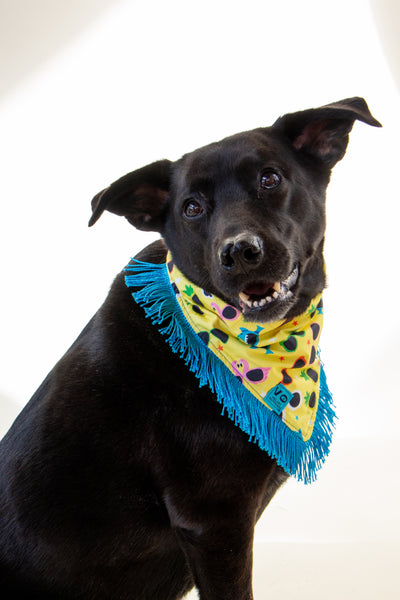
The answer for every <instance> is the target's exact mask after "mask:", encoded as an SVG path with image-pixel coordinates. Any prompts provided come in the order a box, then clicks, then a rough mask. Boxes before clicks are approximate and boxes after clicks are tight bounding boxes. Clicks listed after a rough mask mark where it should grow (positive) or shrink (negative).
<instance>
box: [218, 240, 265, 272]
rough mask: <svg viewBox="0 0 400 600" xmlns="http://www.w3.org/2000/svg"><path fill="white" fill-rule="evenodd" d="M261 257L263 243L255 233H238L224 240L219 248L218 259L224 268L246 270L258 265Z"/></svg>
mask: <svg viewBox="0 0 400 600" xmlns="http://www.w3.org/2000/svg"><path fill="white" fill-rule="evenodd" d="M262 258H263V245H262V241H261V239H260V238H259V237H257V236H255V235H248V234H246V235H238V236H236V237H235V238H229V239H227V240H224V242H223V243H222V244H221V246H220V249H219V260H220V263H221V265H222V266H223V267H224V269H228V270H235V269H236V270H248V269H249V268H250V269H251V268H255V267H258V265H259V264H260V263H261V261H262Z"/></svg>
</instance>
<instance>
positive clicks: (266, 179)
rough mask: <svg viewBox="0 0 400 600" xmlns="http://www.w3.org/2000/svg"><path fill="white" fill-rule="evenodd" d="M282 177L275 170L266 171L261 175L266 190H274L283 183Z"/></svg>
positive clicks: (262, 185)
mask: <svg viewBox="0 0 400 600" xmlns="http://www.w3.org/2000/svg"><path fill="white" fill-rule="evenodd" d="M281 181H282V177H281V176H280V175H278V173H275V171H265V173H263V174H262V177H261V187H262V188H264V189H265V190H272V189H274V188H276V187H278V185H279V184H280V183H281Z"/></svg>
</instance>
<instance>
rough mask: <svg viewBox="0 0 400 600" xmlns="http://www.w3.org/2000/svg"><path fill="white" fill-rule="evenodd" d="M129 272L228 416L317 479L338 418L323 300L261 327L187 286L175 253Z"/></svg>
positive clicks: (133, 287)
mask: <svg viewBox="0 0 400 600" xmlns="http://www.w3.org/2000/svg"><path fill="white" fill-rule="evenodd" d="M125 273H126V274H125V284H126V286H127V287H128V289H129V290H130V291H131V293H132V297H133V299H134V301H135V302H136V303H137V304H138V305H139V306H141V307H142V308H143V310H144V313H145V316H146V317H147V318H148V319H150V320H151V322H152V323H153V325H154V326H155V327H156V328H157V329H158V331H159V333H160V334H161V335H162V336H163V338H164V339H165V342H166V343H167V344H168V345H169V346H170V348H171V350H172V352H173V353H175V354H177V355H178V356H179V357H180V359H181V360H182V361H184V363H185V365H186V367H187V368H188V369H189V370H190V371H191V372H192V373H193V374H194V375H195V377H196V378H197V380H198V384H199V386H200V387H202V386H208V387H209V389H210V391H211V392H212V393H213V394H214V398H215V400H216V401H217V402H219V403H220V405H221V406H222V411H221V412H222V414H226V415H227V416H228V418H229V419H231V420H232V421H233V422H234V424H235V425H236V426H238V427H239V428H240V429H241V430H242V431H243V432H244V433H246V434H247V435H248V436H249V442H252V443H255V444H257V445H258V446H259V448H260V449H261V450H263V451H265V452H267V453H268V454H269V456H271V457H272V458H273V459H275V460H276V461H277V463H278V464H279V465H280V466H281V467H282V468H283V469H284V470H285V471H286V472H287V473H289V474H290V475H293V476H294V477H296V478H297V479H298V480H299V481H303V482H304V483H306V484H307V483H311V482H312V481H315V479H316V476H317V472H318V470H319V469H320V468H321V467H322V465H323V464H324V462H325V459H326V457H327V455H328V454H329V451H330V445H331V441H332V434H333V427H334V421H335V419H336V415H335V411H334V406H333V402H332V395H331V393H330V391H329V388H328V385H327V381H326V376H325V371H324V368H323V365H322V364H321V362H320V359H319V355H318V342H319V337H320V334H321V327H322V299H321V296H317V297H316V298H314V299H313V301H312V302H311V304H310V306H309V307H308V309H307V310H306V311H305V312H304V313H303V314H302V315H300V316H298V317H296V318H294V319H291V320H285V321H279V322H275V323H268V324H255V323H250V322H247V321H245V319H244V318H243V315H242V313H241V311H239V310H238V309H237V308H235V307H234V306H231V305H229V304H226V303H225V302H224V301H223V300H221V298H218V297H216V296H213V295H211V294H210V293H208V292H207V291H205V290H202V289H201V288H199V287H198V286H196V285H194V284H193V283H191V282H190V281H188V280H187V279H186V278H185V276H184V275H183V274H182V273H181V272H180V271H179V269H178V268H177V267H176V265H174V262H173V260H172V258H171V255H170V254H168V256H167V261H166V263H162V264H154V263H147V262H142V261H140V260H137V259H132V260H131V262H130V263H129V264H128V265H127V266H126V269H125ZM166 360H168V358H167V355H166ZM199 401H200V399H199Z"/></svg>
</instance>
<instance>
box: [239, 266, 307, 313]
mask: <svg viewBox="0 0 400 600" xmlns="http://www.w3.org/2000/svg"><path fill="white" fill-rule="evenodd" d="M298 276H299V268H298V267H297V266H296V267H295V268H294V269H293V271H292V272H291V273H290V275H289V277H287V279H285V280H284V281H276V282H275V283H274V284H273V285H272V290H273V292H272V294H271V296H266V297H265V298H260V299H258V300H251V299H250V296H249V294H246V293H245V292H239V299H240V302H241V305H242V307H243V308H244V305H245V306H247V307H248V308H262V307H263V306H266V305H267V304H270V302H272V300H277V299H278V298H281V299H282V300H283V299H287V298H290V297H291V296H292V295H293V294H292V292H291V291H290V288H291V287H292V286H293V285H294V284H295V283H296V281H297V278H298Z"/></svg>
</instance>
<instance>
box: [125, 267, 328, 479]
mask: <svg viewBox="0 0 400 600" xmlns="http://www.w3.org/2000/svg"><path fill="white" fill-rule="evenodd" d="M125 272H126V273H127V275H126V276H125V282H126V285H127V287H128V288H130V287H133V288H135V290H136V291H133V292H132V295H133V298H134V299H135V301H136V302H137V303H138V304H139V305H140V306H142V307H143V309H144V311H145V314H146V316H147V317H148V318H149V319H151V321H152V323H153V324H154V325H156V326H158V329H159V331H160V333H161V334H162V335H163V336H164V337H165V339H166V341H167V342H168V344H169V345H170V346H171V348H172V350H173V352H175V353H177V354H179V356H180V357H181V358H182V359H183V360H184V361H185V364H186V365H187V366H188V368H189V369H190V371H192V372H193V373H194V374H195V376H196V377H197V378H198V380H199V385H200V387H201V386H204V385H208V387H209V388H210V389H211V391H212V392H213V393H215V395H216V397H217V399H218V402H220V404H221V405H222V407H223V408H222V414H224V413H225V412H226V413H227V415H228V416H229V418H230V419H231V420H232V421H233V422H234V423H235V425H237V426H239V427H240V429H242V431H244V432H245V433H247V434H248V435H249V439H250V441H252V442H255V443H257V444H258V446H259V447H260V448H261V449H262V450H265V451H266V452H268V454H269V455H270V456H272V457H273V458H274V459H276V461H277V463H278V464H279V465H281V467H283V469H284V470H285V471H286V472H287V473H289V475H293V476H294V477H296V478H297V479H298V480H299V481H303V482H304V483H306V484H307V483H311V482H313V481H315V479H316V474H317V471H318V470H319V469H320V468H321V467H322V465H323V463H324V462H325V459H326V457H327V455H328V454H329V449H330V444H331V441H332V430H333V427H334V420H335V418H336V415H335V412H334V408H333V402H332V395H331V393H330V391H329V388H328V385H327V382H326V376H325V371H324V368H323V365H322V363H321V376H320V396H319V403H318V411H317V416H316V421H315V425H314V430H313V433H312V436H311V438H310V439H309V440H308V441H307V442H304V441H303V440H302V438H301V437H300V436H299V435H298V434H297V433H296V432H294V431H292V430H291V429H289V428H288V427H287V426H286V425H285V424H284V423H283V421H282V420H281V419H280V418H279V416H278V415H276V414H275V413H274V412H273V411H272V410H269V409H268V408H266V407H265V406H264V405H263V404H262V403H261V402H259V401H258V400H257V399H256V398H254V396H253V395H252V394H251V393H250V392H249V391H248V390H247V389H246V388H245V387H244V386H243V385H242V383H241V382H240V381H239V380H238V379H237V378H236V377H235V376H234V375H233V374H232V373H231V372H230V371H229V370H228V369H227V367H226V366H225V365H224V364H223V362H222V361H220V360H218V358H217V357H216V356H215V355H214V354H213V352H212V351H211V350H209V349H208V348H207V346H206V345H205V344H204V342H203V341H202V340H201V339H200V337H199V336H198V335H197V334H196V333H195V331H194V330H193V329H192V328H191V326H190V325H189V323H188V322H187V320H186V318H185V316H184V314H183V312H182V310H181V308H180V307H179V304H178V302H177V300H176V297H175V292H174V291H173V289H172V286H171V283H170V280H169V276H168V272H167V267H166V265H165V264H161V265H157V264H153V263H146V262H141V261H137V260H135V259H132V261H131V263H129V265H128V266H127V267H126V269H125ZM138 288H139V289H138ZM137 289H138V290H137Z"/></svg>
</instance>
